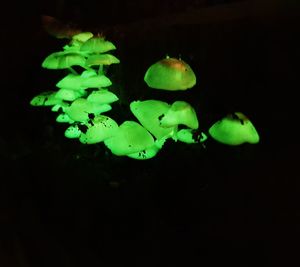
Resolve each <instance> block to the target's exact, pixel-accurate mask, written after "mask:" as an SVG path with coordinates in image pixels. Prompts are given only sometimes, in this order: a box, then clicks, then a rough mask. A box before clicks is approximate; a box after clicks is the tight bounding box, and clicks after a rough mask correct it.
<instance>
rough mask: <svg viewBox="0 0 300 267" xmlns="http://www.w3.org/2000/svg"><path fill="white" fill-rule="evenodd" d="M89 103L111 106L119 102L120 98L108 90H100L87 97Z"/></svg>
mask: <svg viewBox="0 0 300 267" xmlns="http://www.w3.org/2000/svg"><path fill="white" fill-rule="evenodd" d="M87 100H88V101H89V102H94V103H98V104H111V103H113V102H116V101H118V100H119V98H118V96H117V95H115V94H114V93H113V92H111V91H109V90H108V89H103V88H99V89H98V90H95V91H93V92H91V93H90V95H89V96H88V97H87Z"/></svg>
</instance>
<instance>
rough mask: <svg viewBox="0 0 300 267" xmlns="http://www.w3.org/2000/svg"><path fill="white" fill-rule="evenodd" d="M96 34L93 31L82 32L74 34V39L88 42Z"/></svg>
mask: <svg viewBox="0 0 300 267" xmlns="http://www.w3.org/2000/svg"><path fill="white" fill-rule="evenodd" d="M93 36H94V34H93V33H91V32H81V33H78V34H75V35H73V36H72V41H78V42H82V43H84V42H86V41H87V40H89V39H91V38H92V37H93Z"/></svg>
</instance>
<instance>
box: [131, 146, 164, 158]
mask: <svg viewBox="0 0 300 267" xmlns="http://www.w3.org/2000/svg"><path fill="white" fill-rule="evenodd" d="M159 150H160V148H159V147H158V146H157V145H156V144H154V145H153V146H152V147H149V148H147V149H145V150H142V151H139V152H135V153H131V154H127V155H126V156H127V157H129V158H133V159H138V160H145V159H152V158H154V157H155V156H156V154H157V153H158V151H159Z"/></svg>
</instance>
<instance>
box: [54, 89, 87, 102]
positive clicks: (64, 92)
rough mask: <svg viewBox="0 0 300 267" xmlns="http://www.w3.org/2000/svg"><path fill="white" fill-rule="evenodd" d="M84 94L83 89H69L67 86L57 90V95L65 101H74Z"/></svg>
mask: <svg viewBox="0 0 300 267" xmlns="http://www.w3.org/2000/svg"><path fill="white" fill-rule="evenodd" d="M83 95H84V92H83V91H80V90H72V89H67V88H60V89H59V90H58V91H57V92H56V95H55V96H56V97H57V98H59V99H61V100H65V101H74V100H75V99H77V98H80V97H82V96H83Z"/></svg>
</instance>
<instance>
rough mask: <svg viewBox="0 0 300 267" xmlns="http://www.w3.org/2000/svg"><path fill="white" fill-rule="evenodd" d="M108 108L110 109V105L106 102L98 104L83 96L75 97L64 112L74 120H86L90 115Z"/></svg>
mask: <svg viewBox="0 0 300 267" xmlns="http://www.w3.org/2000/svg"><path fill="white" fill-rule="evenodd" d="M109 110H111V106H110V105H108V104H102V105H99V104H97V103H93V102H89V101H88V100H87V99H85V98H77V99H76V100H75V101H74V102H72V104H71V105H70V106H69V107H67V108H66V109H65V113H66V114H67V115H68V116H69V117H70V118H71V119H72V120H74V121H78V122H87V121H88V120H89V119H90V117H91V115H92V116H96V115H99V114H100V113H103V112H106V111H109Z"/></svg>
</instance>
